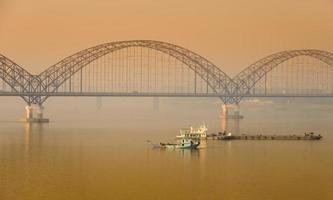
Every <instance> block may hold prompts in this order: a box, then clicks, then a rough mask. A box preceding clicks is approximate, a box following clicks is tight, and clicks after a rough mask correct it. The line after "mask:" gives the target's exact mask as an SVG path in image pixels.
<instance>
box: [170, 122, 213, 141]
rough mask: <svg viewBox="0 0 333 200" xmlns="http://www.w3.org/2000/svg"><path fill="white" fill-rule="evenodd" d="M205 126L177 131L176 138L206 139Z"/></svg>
mask: <svg viewBox="0 0 333 200" xmlns="http://www.w3.org/2000/svg"><path fill="white" fill-rule="evenodd" d="M207 130H208V129H207V126H206V125H205V124H203V125H201V126H200V127H199V128H193V127H192V126H191V127H190V128H184V129H180V130H179V135H177V136H176V137H177V138H191V139H195V138H197V139H200V138H202V139H204V138H207Z"/></svg>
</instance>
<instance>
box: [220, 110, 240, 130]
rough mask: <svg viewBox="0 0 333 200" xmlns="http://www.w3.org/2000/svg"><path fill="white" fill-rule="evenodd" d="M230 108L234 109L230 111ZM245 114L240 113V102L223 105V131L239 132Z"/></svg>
mask: <svg viewBox="0 0 333 200" xmlns="http://www.w3.org/2000/svg"><path fill="white" fill-rule="evenodd" d="M230 109H231V110H232V111H233V112H232V113H230ZM243 118H244V116H242V115H241V114H240V107H239V104H235V105H227V104H222V106H221V132H229V131H231V132H232V133H235V134H239V129H240V120H241V119H243Z"/></svg>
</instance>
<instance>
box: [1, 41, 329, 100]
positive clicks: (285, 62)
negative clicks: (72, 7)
mask: <svg viewBox="0 0 333 200" xmlns="http://www.w3.org/2000/svg"><path fill="white" fill-rule="evenodd" d="M0 70H1V71H0V78H1V81H0V96H20V97H22V98H23V100H24V101H25V102H26V103H27V104H28V105H29V106H31V105H39V106H41V105H42V104H43V103H44V102H45V101H46V100H47V98H49V97H52V96H160V97H218V98H220V99H221V100H222V102H223V103H224V104H238V103H239V102H240V101H241V100H242V98H245V97H333V54H332V53H330V52H326V51H320V50H291V51H283V52H279V53H276V54H273V55H270V56H267V57H265V58H263V59H261V60H259V61H257V62H255V63H254V64H252V65H250V66H249V67H247V68H245V69H244V70H243V71H242V72H240V73H239V74H237V75H236V76H235V77H234V78H231V77H229V76H228V75H227V74H226V73H224V72H223V71H222V70H221V68H219V67H217V66H216V65H214V64H213V63H212V62H210V61H208V60H207V59H205V58H204V57H202V56H200V55H198V54H196V53H194V52H192V51H190V50H188V49H185V48H183V47H180V46H177V45H174V44H170V43H166V42H159V41H151V40H133V41H120V42H111V43H106V44H101V45H98V46H94V47H91V48H88V49H85V50H82V51H80V52H78V53H75V54H73V55H71V56H69V57H67V58H64V59H63V60H61V61H59V62H58V63H56V64H55V65H52V66H51V67H49V68H48V69H46V70H45V71H43V72H41V73H40V74H39V75H33V74H30V73H29V72H28V71H26V70H25V69H23V68H22V67H20V66H19V65H17V64H16V63H14V62H13V61H11V60H10V59H8V58H6V57H5V56H2V55H0Z"/></svg>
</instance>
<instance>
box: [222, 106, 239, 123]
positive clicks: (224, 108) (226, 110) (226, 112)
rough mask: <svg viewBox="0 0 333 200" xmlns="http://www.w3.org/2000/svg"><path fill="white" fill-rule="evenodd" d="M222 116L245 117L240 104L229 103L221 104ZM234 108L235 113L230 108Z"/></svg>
mask: <svg viewBox="0 0 333 200" xmlns="http://www.w3.org/2000/svg"><path fill="white" fill-rule="evenodd" d="M221 108H222V111H221V116H222V118H226V119H243V118H244V116H243V115H241V114H240V106H239V104H238V103H237V104H235V105H228V104H222V106H221ZM230 109H232V110H233V113H230V112H229V110H230Z"/></svg>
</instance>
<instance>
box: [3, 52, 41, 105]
mask: <svg viewBox="0 0 333 200" xmlns="http://www.w3.org/2000/svg"><path fill="white" fill-rule="evenodd" d="M0 78H1V79H2V80H3V81H4V82H5V83H6V84H7V85H8V86H10V88H11V91H2V92H10V93H11V95H17V96H20V97H22V98H23V100H24V101H25V102H26V103H28V104H31V103H33V101H34V99H35V98H34V97H32V96H30V95H27V96H26V95H24V94H27V93H29V92H31V91H36V90H37V89H38V87H39V81H38V77H36V76H33V75H31V74H30V73H29V72H28V71H26V70H25V69H23V68H22V67H20V66H19V65H18V64H16V63H15V62H13V61H12V60H10V59H9V58H7V57H5V56H3V55H1V54H0Z"/></svg>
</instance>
